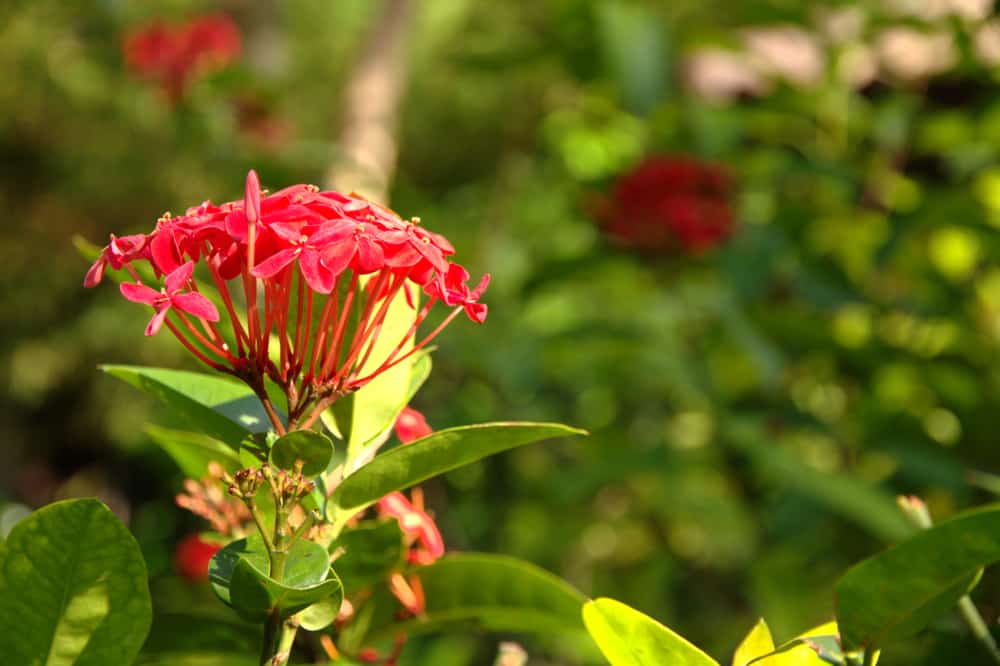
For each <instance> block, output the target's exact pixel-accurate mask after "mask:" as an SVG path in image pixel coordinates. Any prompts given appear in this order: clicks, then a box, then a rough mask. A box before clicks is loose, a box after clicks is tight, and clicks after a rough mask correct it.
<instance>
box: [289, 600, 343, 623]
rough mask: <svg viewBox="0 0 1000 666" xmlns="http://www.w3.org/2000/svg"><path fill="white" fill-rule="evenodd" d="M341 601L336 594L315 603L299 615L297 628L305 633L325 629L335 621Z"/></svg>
mask: <svg viewBox="0 0 1000 666" xmlns="http://www.w3.org/2000/svg"><path fill="white" fill-rule="evenodd" d="M343 601H344V598H343V595H337V594H335V595H333V596H332V597H327V598H326V599H321V600H320V601H317V602H316V603H314V604H313V605H312V606H309V607H308V608H306V609H305V610H304V611H302V612H301V613H299V626H301V627H302V628H303V629H305V630H306V631H319V630H320V629H326V628H327V627H329V626H330V625H331V624H333V621H334V620H336V619H337V615H339V614H340V606H341V605H342V604H343Z"/></svg>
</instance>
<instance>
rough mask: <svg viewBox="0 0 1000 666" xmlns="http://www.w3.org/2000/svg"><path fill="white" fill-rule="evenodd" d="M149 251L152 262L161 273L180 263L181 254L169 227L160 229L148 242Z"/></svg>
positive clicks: (168, 271) (169, 270)
mask: <svg viewBox="0 0 1000 666" xmlns="http://www.w3.org/2000/svg"><path fill="white" fill-rule="evenodd" d="M149 253H150V256H152V258H153V264H154V265H155V266H156V268H157V269H158V270H159V271H160V272H161V273H170V272H171V271H173V270H174V269H176V268H177V267H178V266H180V265H181V255H180V252H178V250H177V243H176V242H174V234H173V231H172V230H170V229H161V230H159V231H158V232H156V234H155V235H154V236H153V240H152V241H150V243H149Z"/></svg>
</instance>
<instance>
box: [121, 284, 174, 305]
mask: <svg viewBox="0 0 1000 666" xmlns="http://www.w3.org/2000/svg"><path fill="white" fill-rule="evenodd" d="M118 290H119V291H121V293H122V296H124V297H125V298H127V299H128V300H130V301H132V302H133V303H143V304H145V305H153V304H154V303H155V302H156V301H157V300H159V299H160V298H161V297H162V296H163V294H161V293H160V292H158V291H156V290H155V289H153V288H151V287H147V286H146V285H144V284H136V283H134V282H122V283H121V284H120V285H118Z"/></svg>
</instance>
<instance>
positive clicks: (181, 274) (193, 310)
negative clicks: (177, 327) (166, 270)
mask: <svg viewBox="0 0 1000 666" xmlns="http://www.w3.org/2000/svg"><path fill="white" fill-rule="evenodd" d="M193 273H194V263H193V262H190V261H189V262H187V263H186V264H184V265H182V266H179V267H178V268H176V269H175V270H174V271H173V272H171V273H170V275H168V276H167V278H166V280H164V285H165V286H164V287H163V288H162V289H160V290H159V291H157V290H155V289H152V288H150V287H147V286H146V285H144V284H133V283H131V282H123V283H122V284H121V286H120V289H121V292H122V296H124V297H125V298H127V299H128V300H130V301H132V302H133V303H145V304H146V305H152V306H153V308H154V309H155V310H156V314H154V315H153V318H152V319H150V320H149V324H148V325H147V326H146V335H154V334H155V333H156V332H157V331H159V330H160V327H161V326H163V321H164V320H165V319H166V318H167V312H169V311H170V309H171V308H177V309H178V310H181V311H182V312H187V313H188V314H192V315H194V316H195V317H198V318H199V319H204V320H206V321H219V311H218V310H216V309H215V306H214V305H212V301H210V300H208V299H207V298H205V297H204V296H202V295H201V294H199V293H197V292H193V291H189V292H182V291H181V290H182V289H184V287H185V286H186V285H187V283H188V282H189V281H190V280H191V275H192V274H193Z"/></svg>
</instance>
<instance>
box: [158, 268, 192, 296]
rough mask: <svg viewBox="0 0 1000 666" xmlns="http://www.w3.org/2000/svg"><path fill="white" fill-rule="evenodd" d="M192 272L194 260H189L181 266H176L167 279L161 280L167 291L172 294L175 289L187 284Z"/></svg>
mask: <svg viewBox="0 0 1000 666" xmlns="http://www.w3.org/2000/svg"><path fill="white" fill-rule="evenodd" d="M193 274H194V262H192V261H189V262H187V263H186V264H184V265H183V266H178V267H177V268H175V269H174V270H173V271H171V273H170V275H168V276H167V279H166V280H164V281H163V284H164V285H165V286H166V287H167V293H168V294H172V293H174V292H175V291H179V290H180V289H182V288H183V287H184V285H186V284H187V282H188V280H190V279H191V276H192V275H193Z"/></svg>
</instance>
